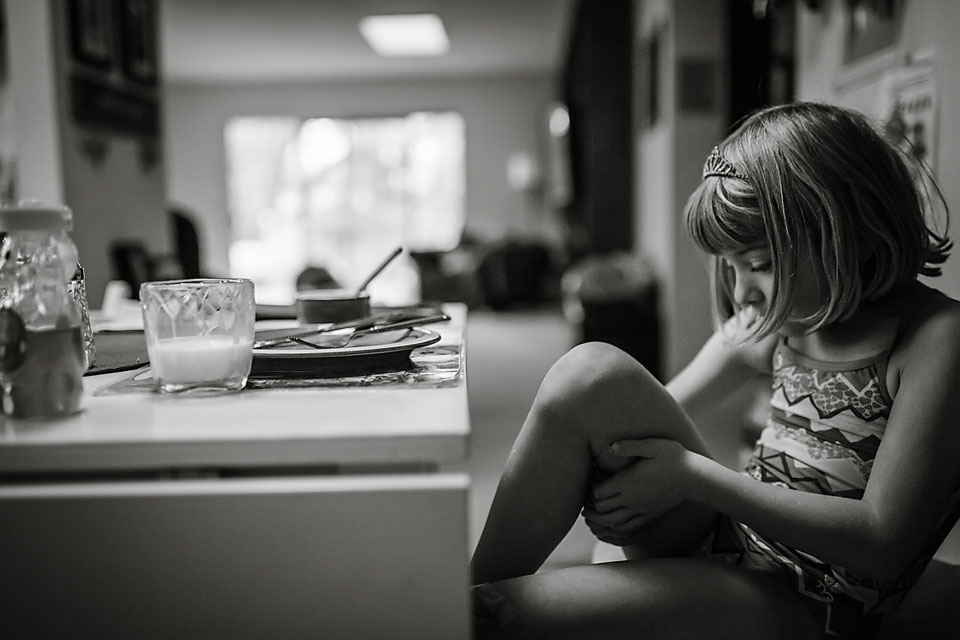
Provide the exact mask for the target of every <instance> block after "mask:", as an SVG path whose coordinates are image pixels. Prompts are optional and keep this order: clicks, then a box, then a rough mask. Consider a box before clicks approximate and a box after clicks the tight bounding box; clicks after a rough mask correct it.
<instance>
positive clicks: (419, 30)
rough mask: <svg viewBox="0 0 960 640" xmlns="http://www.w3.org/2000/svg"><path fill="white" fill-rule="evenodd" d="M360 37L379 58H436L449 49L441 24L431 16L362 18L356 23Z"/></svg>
mask: <svg viewBox="0 0 960 640" xmlns="http://www.w3.org/2000/svg"><path fill="white" fill-rule="evenodd" d="M360 33H361V34H362V35H363V37H364V38H365V39H366V41H367V44H369V45H370V48H371V49H373V50H374V51H375V52H376V53H378V54H379V55H381V56H388V57H399V56H440V55H443V54H444V53H446V52H447V50H448V49H449V48H450V40H449V39H448V38H447V32H446V30H445V29H444V28H443V22H442V21H441V20H440V16H438V15H436V14H434V13H410V14H402V15H386V16H366V17H364V18H361V19H360Z"/></svg>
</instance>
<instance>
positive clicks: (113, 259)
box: [110, 240, 154, 297]
mask: <svg viewBox="0 0 960 640" xmlns="http://www.w3.org/2000/svg"><path fill="white" fill-rule="evenodd" d="M110 265H111V267H112V269H113V277H112V280H120V281H122V282H126V283H127V286H128V287H130V295H131V297H136V296H137V295H138V294H139V291H140V284H141V283H143V282H147V281H149V280H153V279H154V278H153V258H152V256H151V255H150V251H149V250H147V245H146V244H145V243H144V242H143V241H141V240H115V241H113V242H111V243H110Z"/></svg>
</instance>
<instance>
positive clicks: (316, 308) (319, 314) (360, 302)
mask: <svg viewBox="0 0 960 640" xmlns="http://www.w3.org/2000/svg"><path fill="white" fill-rule="evenodd" d="M296 310H297V321H298V322H299V323H300V324H327V323H331V322H344V321H346V320H354V319H356V318H363V317H366V316H369V315H370V296H368V295H366V294H362V295H357V294H356V292H354V291H348V290H346V289H310V290H307V291H299V292H297V303H296Z"/></svg>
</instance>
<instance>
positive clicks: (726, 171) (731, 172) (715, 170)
mask: <svg viewBox="0 0 960 640" xmlns="http://www.w3.org/2000/svg"><path fill="white" fill-rule="evenodd" d="M710 176H718V177H720V178H736V179H738V180H743V181H744V182H746V181H747V178H746V177H745V176H744V175H743V174H741V173H740V172H739V171H737V170H736V169H734V168H733V165H732V164H730V163H729V162H727V161H726V159H725V158H724V157H723V156H722V155H720V149H719V147H714V148H713V151H711V152H710V155H709V156H707V161H706V162H704V163H703V176H702V177H703V178H708V177H710Z"/></svg>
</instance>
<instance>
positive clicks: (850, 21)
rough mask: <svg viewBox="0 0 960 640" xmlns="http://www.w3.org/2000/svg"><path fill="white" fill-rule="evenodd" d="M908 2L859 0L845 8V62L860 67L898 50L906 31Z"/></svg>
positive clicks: (898, 0) (901, 0)
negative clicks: (869, 60)
mask: <svg viewBox="0 0 960 640" xmlns="http://www.w3.org/2000/svg"><path fill="white" fill-rule="evenodd" d="M904 5H905V0H858V1H857V2H849V3H847V4H846V5H845V6H844V10H845V12H846V13H845V16H844V47H843V62H844V64H846V65H852V64H857V63H860V62H862V61H864V60H866V59H868V58H870V57H871V56H875V55H877V54H881V53H883V52H885V51H889V50H890V49H892V48H895V47H896V46H897V44H899V42H900V35H901V33H902V31H903V16H904V11H905V6H904Z"/></svg>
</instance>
